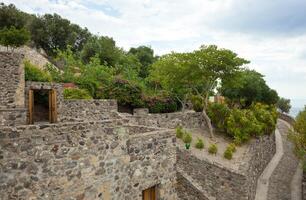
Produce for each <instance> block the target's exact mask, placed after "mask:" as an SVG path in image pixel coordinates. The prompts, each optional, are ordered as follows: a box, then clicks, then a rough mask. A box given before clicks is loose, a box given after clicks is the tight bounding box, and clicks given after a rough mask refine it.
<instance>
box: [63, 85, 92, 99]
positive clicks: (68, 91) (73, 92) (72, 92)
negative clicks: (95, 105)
mask: <svg viewBox="0 0 306 200" xmlns="http://www.w3.org/2000/svg"><path fill="white" fill-rule="evenodd" d="M63 95H64V98H65V99H92V97H91V96H90V94H89V92H88V91H87V90H84V89H78V88H65V89H64V92H63Z"/></svg>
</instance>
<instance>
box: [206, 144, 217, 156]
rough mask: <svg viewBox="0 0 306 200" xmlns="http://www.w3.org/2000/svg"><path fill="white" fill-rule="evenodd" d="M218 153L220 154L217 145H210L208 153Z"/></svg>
mask: <svg viewBox="0 0 306 200" xmlns="http://www.w3.org/2000/svg"><path fill="white" fill-rule="evenodd" d="M217 152H218V147H217V145H216V144H211V145H209V147H208V153H210V154H215V155H216V154H217Z"/></svg>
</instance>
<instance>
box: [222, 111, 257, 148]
mask: <svg viewBox="0 0 306 200" xmlns="http://www.w3.org/2000/svg"><path fill="white" fill-rule="evenodd" d="M226 128H227V133H228V134H229V135H230V136H231V137H232V138H233V139H234V141H235V143H236V144H241V143H243V142H246V141H248V140H249V139H250V137H251V136H257V135H261V134H262V133H263V131H262V130H263V126H262V123H260V122H258V121H257V119H256V117H255V115H254V113H253V112H252V111H250V110H239V109H233V110H232V112H231V114H230V115H229V117H228V118H227V120H226Z"/></svg>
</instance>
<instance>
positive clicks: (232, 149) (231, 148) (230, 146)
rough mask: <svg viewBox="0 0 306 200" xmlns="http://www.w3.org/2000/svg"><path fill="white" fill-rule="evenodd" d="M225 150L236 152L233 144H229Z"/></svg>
mask: <svg viewBox="0 0 306 200" xmlns="http://www.w3.org/2000/svg"><path fill="white" fill-rule="evenodd" d="M227 148H229V149H230V150H231V151H232V152H236V145H235V144H234V143H230V144H229V145H228V146H227Z"/></svg>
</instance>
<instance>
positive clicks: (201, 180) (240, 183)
mask: <svg viewBox="0 0 306 200" xmlns="http://www.w3.org/2000/svg"><path fill="white" fill-rule="evenodd" d="M274 153H275V140H274V135H271V136H263V137H262V138H259V139H256V140H254V141H252V142H251V144H250V145H249V149H248V152H247V153H246V155H251V156H249V157H248V158H247V159H246V162H245V163H243V164H241V166H240V168H239V170H233V169H229V168H227V167H226V166H221V165H220V164H218V163H212V162H211V161H209V160H201V159H199V158H197V157H195V156H193V155H191V154H190V153H189V152H188V151H187V150H184V149H177V167H178V169H179V171H180V172H182V174H183V175H184V174H186V176H189V177H191V179H192V180H194V182H197V183H198V184H199V187H200V188H202V191H199V192H202V194H205V196H206V197H207V198H208V199H214V198H215V199H218V200H240V199H248V200H252V199H254V197H255V191H256V186H257V179H258V177H259V176H260V174H261V173H262V171H263V170H264V168H265V167H266V165H267V164H268V162H269V161H270V160H271V158H272V157H273V155H274ZM180 180H181V179H178V181H180ZM178 184H181V183H178ZM183 184H185V185H186V182H184V183H183ZM185 188H186V187H185ZM187 188H188V187H187ZM191 188H192V189H191V190H180V188H178V193H187V194H185V196H189V195H192V194H194V191H193V190H194V187H191Z"/></svg>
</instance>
